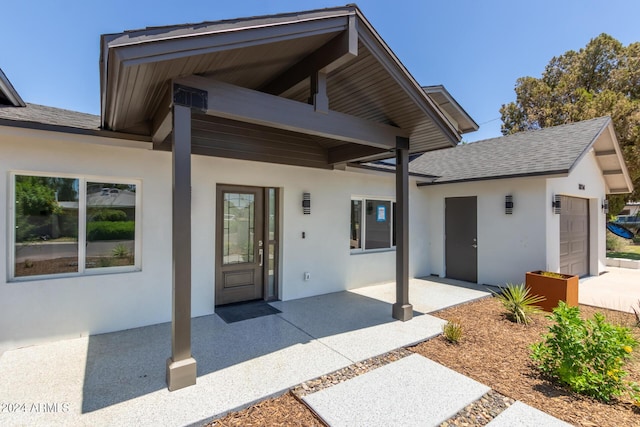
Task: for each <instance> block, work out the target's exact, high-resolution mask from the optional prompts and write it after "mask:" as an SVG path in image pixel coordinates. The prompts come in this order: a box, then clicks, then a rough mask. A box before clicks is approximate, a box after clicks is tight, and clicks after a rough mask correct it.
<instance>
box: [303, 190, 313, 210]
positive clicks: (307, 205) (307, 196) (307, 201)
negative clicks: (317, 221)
mask: <svg viewBox="0 0 640 427" xmlns="http://www.w3.org/2000/svg"><path fill="white" fill-rule="evenodd" d="M302 213H303V214H305V215H311V193H302Z"/></svg>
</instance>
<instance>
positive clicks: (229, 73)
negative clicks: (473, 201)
mask: <svg viewBox="0 0 640 427" xmlns="http://www.w3.org/2000/svg"><path fill="white" fill-rule="evenodd" d="M101 63H102V64H101V65H102V68H101V70H102V74H101V76H102V80H101V82H102V94H101V95H102V122H103V123H102V125H103V127H104V128H106V129H109V130H112V131H117V132H126V133H130V134H131V133H132V134H142V135H148V136H149V137H150V138H151V139H152V141H153V142H154V149H156V150H166V151H168V150H171V152H172V180H173V188H172V191H171V194H172V199H173V208H172V223H173V227H172V234H173V239H172V245H173V262H172V264H173V296H172V327H171V336H172V340H171V348H172V351H171V357H170V358H169V359H168V361H167V383H168V385H169V389H170V390H176V389H179V388H182V387H185V386H188V385H193V384H195V381H196V371H197V370H196V361H195V359H194V358H193V357H192V351H191V335H192V334H191V288H192V283H191V277H192V271H191V268H192V267H191V266H192V257H191V248H192V244H191V238H192V223H191V219H192V200H191V189H192V167H191V163H192V155H203V156H215V157H224V158H231V159H241V160H250V161H261V162H269V163H278V164H283V165H293V166H300V167H306V168H315V169H328V170H334V169H338V170H344V169H347V168H348V167H349V166H350V165H351V164H352V163H354V162H360V161H371V160H376V159H382V158H389V157H394V158H395V165H396V168H395V188H396V191H395V198H396V215H395V226H396V244H395V248H396V249H395V255H396V268H395V269H396V281H395V298H394V301H393V304H392V305H391V307H390V310H389V311H390V313H391V315H392V316H393V318H395V319H399V320H402V321H407V320H409V319H411V318H412V316H413V307H412V305H411V303H410V301H409V224H408V222H409V221H408V218H409V216H408V214H409V174H408V158H409V155H410V154H411V153H415V152H423V151H427V150H432V149H439V148H445V147H450V146H452V145H455V144H456V143H457V141H458V140H459V139H460V135H459V132H458V130H457V128H456V127H455V126H454V125H453V124H452V123H453V122H454V121H452V119H451V117H445V115H444V113H443V112H442V111H441V110H440V109H439V108H438V106H437V105H436V104H435V103H434V102H433V101H432V99H431V98H430V97H429V96H428V95H427V94H426V93H425V92H424V90H423V89H422V88H421V87H420V86H419V85H418V84H417V82H416V81H415V80H414V79H413V77H412V76H411V75H410V74H409V73H408V72H407V70H406V69H405V68H404V67H403V66H402V64H401V63H400V61H399V60H398V59H397V58H396V57H395V56H394V54H393V53H392V52H391V50H390V49H389V48H388V46H387V45H386V44H385V43H384V42H383V41H382V39H381V38H380V37H379V36H378V34H377V33H376V32H375V30H374V29H373V28H372V27H371V25H370V24H369V22H368V21H367V20H366V19H365V18H364V16H363V15H362V14H361V12H360V11H359V10H358V9H357V7H355V6H347V7H343V8H336V9H326V10H320V11H310V12H304V13H297V14H291V15H278V16H269V17H261V18H249V19H240V20H235V21H221V22H209V23H206V22H205V23H202V24H197V25H181V26H173V27H164V28H152V29H144V30H138V31H130V32H125V33H120V34H112V35H105V36H103V38H102V58H101ZM246 172H247V173H250V171H246ZM224 184H240V183H235V182H231V183H229V182H227V183H224ZM283 232H284V233H287V232H288V231H287V230H286V229H285V230H283ZM211 237H212V239H213V238H214V236H211ZM219 250H220V248H216V251H219ZM255 250H256V251H257V250H258V248H257V247H256V248H255ZM309 256H311V254H309ZM286 263H287V259H281V260H280V264H286ZM280 286H281V287H283V286H287V284H286V283H281V284H280Z"/></svg>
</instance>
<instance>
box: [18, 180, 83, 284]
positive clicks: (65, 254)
mask: <svg viewBox="0 0 640 427" xmlns="http://www.w3.org/2000/svg"><path fill="white" fill-rule="evenodd" d="M15 178H16V179H15V276H16V277H22V276H36V275H42V274H56V273H71V272H77V271H78V180H77V179H69V178H55V177H43V176H22V175H17V176H16V177H15Z"/></svg>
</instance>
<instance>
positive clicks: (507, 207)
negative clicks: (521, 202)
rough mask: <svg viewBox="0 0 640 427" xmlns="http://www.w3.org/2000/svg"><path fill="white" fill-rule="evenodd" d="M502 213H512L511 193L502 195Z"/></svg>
mask: <svg viewBox="0 0 640 427" xmlns="http://www.w3.org/2000/svg"><path fill="white" fill-rule="evenodd" d="M504 213H505V214H507V215H512V214H513V196H512V195H511V194H509V195H508V196H504Z"/></svg>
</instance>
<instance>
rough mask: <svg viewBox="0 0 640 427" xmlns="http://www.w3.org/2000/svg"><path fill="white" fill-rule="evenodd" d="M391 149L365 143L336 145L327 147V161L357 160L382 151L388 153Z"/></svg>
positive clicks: (345, 161)
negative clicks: (369, 145) (368, 145)
mask: <svg viewBox="0 0 640 427" xmlns="http://www.w3.org/2000/svg"><path fill="white" fill-rule="evenodd" d="M391 152H392V150H388V149H383V148H377V147H367V146H366V145H365V146H363V145H358V144H343V145H339V146H337V147H333V148H329V150H328V161H329V164H330V165H336V164H339V163H349V162H357V161H361V160H366V159H367V158H368V157H373V156H377V155H380V154H384V153H390V154H389V155H390V156H391V155H392V154H391Z"/></svg>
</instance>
